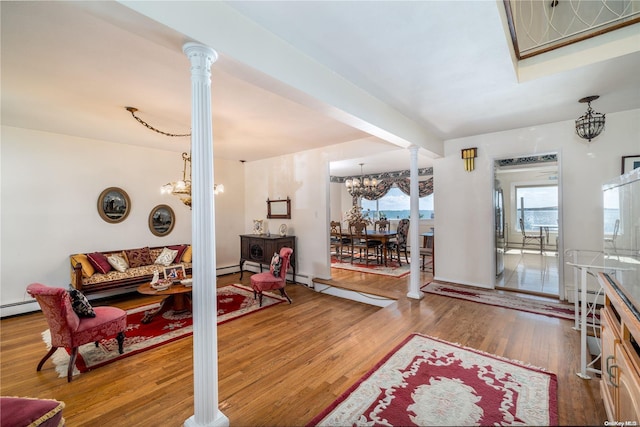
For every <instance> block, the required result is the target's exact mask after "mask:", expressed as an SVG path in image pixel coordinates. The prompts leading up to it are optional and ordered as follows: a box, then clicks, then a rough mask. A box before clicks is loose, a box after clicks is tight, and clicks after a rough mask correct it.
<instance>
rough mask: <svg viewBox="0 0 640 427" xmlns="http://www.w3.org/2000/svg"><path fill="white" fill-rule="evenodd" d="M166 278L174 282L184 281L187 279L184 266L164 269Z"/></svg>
mask: <svg viewBox="0 0 640 427" xmlns="http://www.w3.org/2000/svg"><path fill="white" fill-rule="evenodd" d="M164 278H165V279H169V280H173V281H174V282H175V281H176V280H182V279H186V278H187V275H186V274H185V272H184V265H182V264H181V265H172V266H170V267H165V268H164Z"/></svg>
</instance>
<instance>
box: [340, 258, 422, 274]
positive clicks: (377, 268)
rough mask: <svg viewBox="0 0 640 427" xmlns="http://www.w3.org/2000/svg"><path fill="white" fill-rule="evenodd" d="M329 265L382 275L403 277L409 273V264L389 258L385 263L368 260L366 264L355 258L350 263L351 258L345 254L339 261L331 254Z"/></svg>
mask: <svg viewBox="0 0 640 427" xmlns="http://www.w3.org/2000/svg"><path fill="white" fill-rule="evenodd" d="M331 267H332V268H340V269H342V270H351V271H360V272H361V273H370V274H381V275H383V276H392V277H405V276H407V275H408V274H409V273H410V271H409V270H410V265H409V264H407V263H406V262H403V263H402V265H400V264H398V261H395V260H389V261H387V265H384V264H376V263H375V261H374V260H370V261H369V264H368V265H367V264H366V263H365V262H364V261H362V260H361V259H359V258H357V257H356V259H354V260H353V264H352V263H351V258H350V257H349V256H345V257H344V259H343V260H342V261H339V260H338V259H337V258H336V257H335V256H333V255H332V256H331Z"/></svg>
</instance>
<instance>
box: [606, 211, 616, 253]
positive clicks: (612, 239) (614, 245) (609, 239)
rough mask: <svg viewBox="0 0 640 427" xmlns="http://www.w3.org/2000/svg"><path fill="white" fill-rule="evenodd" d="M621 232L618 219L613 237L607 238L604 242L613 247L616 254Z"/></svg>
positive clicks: (614, 226)
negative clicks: (617, 241) (617, 240)
mask: <svg viewBox="0 0 640 427" xmlns="http://www.w3.org/2000/svg"><path fill="white" fill-rule="evenodd" d="M619 232H620V219H616V222H615V224H614V225H613V234H612V235H611V237H605V238H604V242H605V243H608V244H610V245H611V247H612V248H613V252H614V253H616V252H617V249H616V238H617V237H618V233H619Z"/></svg>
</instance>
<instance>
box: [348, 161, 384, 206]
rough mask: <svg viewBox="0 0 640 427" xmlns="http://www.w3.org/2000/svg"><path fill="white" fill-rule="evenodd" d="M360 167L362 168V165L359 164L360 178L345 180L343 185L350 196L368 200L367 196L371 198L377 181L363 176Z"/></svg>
mask: <svg viewBox="0 0 640 427" xmlns="http://www.w3.org/2000/svg"><path fill="white" fill-rule="evenodd" d="M362 166H364V163H360V178H356V177H353V178H349V179H347V180H345V182H344V184H345V185H346V186H347V190H348V191H349V194H351V195H352V196H354V197H365V198H368V197H369V196H373V194H374V193H375V190H376V186H377V185H378V180H377V179H375V178H369V177H368V176H364V173H363V171H362Z"/></svg>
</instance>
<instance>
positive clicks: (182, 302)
mask: <svg viewBox="0 0 640 427" xmlns="http://www.w3.org/2000/svg"><path fill="white" fill-rule="evenodd" d="M138 292H139V293H141V294H145V295H165V298H164V299H163V300H162V302H160V307H159V308H158V309H157V310H156V311H154V312H150V313H147V314H146V315H145V316H144V317H143V318H142V321H141V322H142V323H149V322H151V321H152V320H153V318H154V317H156V316H157V315H159V314H162V313H164V312H165V311H168V310H173V311H175V312H177V313H179V312H184V311H191V286H185V285H183V284H181V283H178V284H173V285H171V286H169V288H168V289H165V290H163V291H158V290H155V289H153V288H152V287H151V283H150V282H149V283H143V284H142V285H140V286H138Z"/></svg>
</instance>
